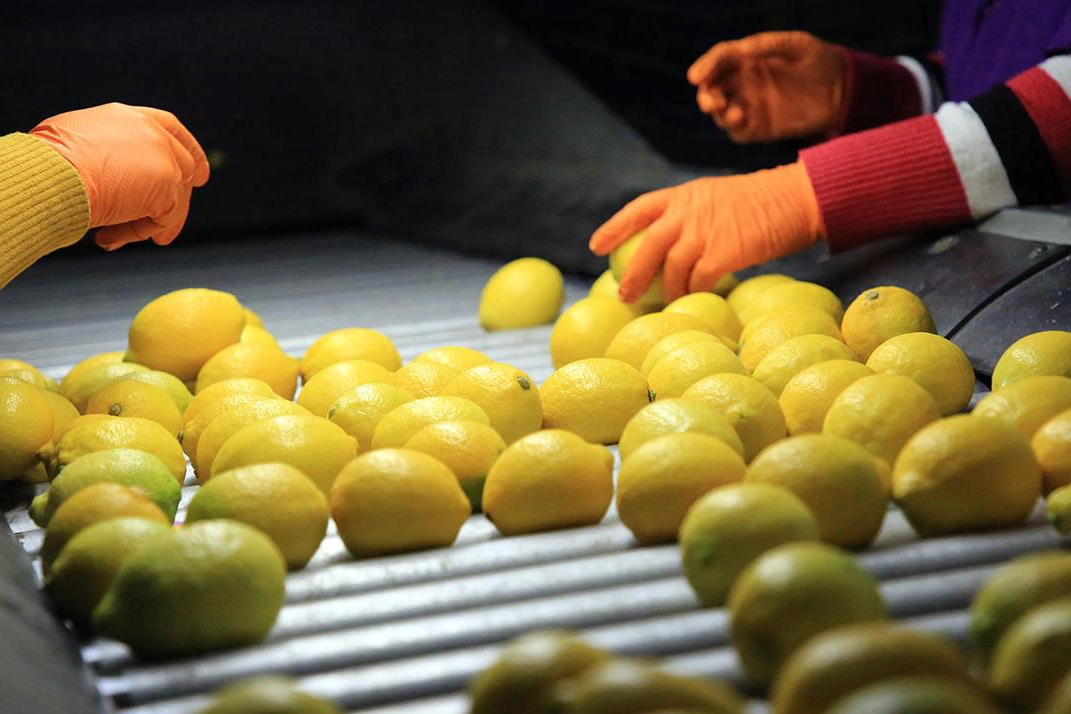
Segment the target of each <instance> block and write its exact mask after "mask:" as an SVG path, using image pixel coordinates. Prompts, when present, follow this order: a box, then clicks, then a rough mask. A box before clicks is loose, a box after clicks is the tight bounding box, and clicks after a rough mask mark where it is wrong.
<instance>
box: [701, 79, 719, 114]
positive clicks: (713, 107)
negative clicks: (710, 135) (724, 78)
mask: <svg viewBox="0 0 1071 714" xmlns="http://www.w3.org/2000/svg"><path fill="white" fill-rule="evenodd" d="M695 103H696V104H698V105H699V111H701V112H703V113H704V114H717V113H718V112H720V111H723V110H724V109H725V104H726V99H725V93H724V92H722V91H721V90H720V89H717V88H716V87H712V86H710V85H706V84H704V85H701V86H700V87H699V89H697V90H695Z"/></svg>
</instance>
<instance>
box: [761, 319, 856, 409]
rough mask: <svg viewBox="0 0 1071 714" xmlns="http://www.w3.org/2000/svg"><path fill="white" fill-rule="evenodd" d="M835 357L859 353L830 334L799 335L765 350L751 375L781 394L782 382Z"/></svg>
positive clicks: (846, 358) (786, 381) (854, 356)
mask: <svg viewBox="0 0 1071 714" xmlns="http://www.w3.org/2000/svg"><path fill="white" fill-rule="evenodd" d="M835 359H839V360H858V359H859V357H858V356H857V355H856V354H855V353H854V352H852V351H851V349H849V347H848V346H847V345H846V344H844V343H843V342H841V341H840V340H838V339H836V338H834V337H830V336H829V335H800V336H799V337H792V338H790V339H787V340H785V341H784V342H782V343H781V344H779V345H777V346H776V347H774V348H773V349H772V350H770V351H769V352H767V353H766V356H765V357H763V358H762V361H761V362H759V363H758V365H756V367H755V371H754V372H753V373H752V376H753V377H755V379H757V380H759V381H760V382H762V383H763V384H765V385H766V386H767V387H769V389H770V391H771V392H773V393H774V396H776V397H778V398H780V397H781V393H782V392H783V391H784V389H785V385H786V384H788V383H789V381H790V380H791V379H792V378H793V377H795V376H796V375H797V374H798V373H799V372H802V371H803V370H804V369H806V368H808V367H811V366H814V365H816V364H818V363H820V362H828V361H830V360H835Z"/></svg>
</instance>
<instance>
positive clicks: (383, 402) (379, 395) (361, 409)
mask: <svg viewBox="0 0 1071 714" xmlns="http://www.w3.org/2000/svg"><path fill="white" fill-rule="evenodd" d="M411 401H413V395H412V394H410V393H409V392H407V391H405V390H404V389H402V388H401V387H396V386H394V385H392V384H362V385H360V386H359V387H355V388H354V389H351V390H350V391H348V392H346V393H345V394H343V395H342V396H341V397H339V398H338V400H337V401H335V403H334V404H332V405H331V408H330V409H329V410H328V411H327V418H328V419H329V420H330V421H331V422H333V423H335V424H338V425H339V426H340V427H342V429H343V431H345V432H346V433H347V434H349V435H350V436H352V437H355V438H356V439H357V453H362V452H365V451H368V450H369V449H371V448H372V435H373V434H374V433H375V431H376V426H377V425H378V424H379V421H380V420H381V419H382V418H383V417H385V416H386V415H387V414H389V413H390V412H392V411H394V409H395V407H400V406H401V405H403V404H406V403H408V402H411ZM403 446H404V444H403Z"/></svg>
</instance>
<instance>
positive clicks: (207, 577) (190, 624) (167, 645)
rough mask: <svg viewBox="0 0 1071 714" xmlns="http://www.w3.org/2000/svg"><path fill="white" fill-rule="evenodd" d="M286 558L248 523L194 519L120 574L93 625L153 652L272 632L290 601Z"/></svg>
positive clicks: (226, 643) (201, 649)
mask: <svg viewBox="0 0 1071 714" xmlns="http://www.w3.org/2000/svg"><path fill="white" fill-rule="evenodd" d="M285 578H286V563H285V561H284V560H283V556H282V554H281V553H280V552H279V549H278V548H277V547H276V546H275V543H273V542H272V541H271V539H270V538H268V536H266V535H264V534H263V533H261V532H260V531H259V530H257V529H256V528H253V527H251V526H247V525H245V524H244V523H238V522H237V521H232V520H227V519H217V520H211V521H203V522H200V523H192V524H190V525H188V526H183V527H182V528H178V529H175V530H173V531H172V532H171V533H170V534H168V535H163V536H160V537H159V538H154V539H153V540H152V541H151V542H149V543H146V544H145V546H144V547H143V548H140V549H139V550H138V551H137V552H135V553H134V554H133V555H131V556H130V557H129V558H127V560H126V561H125V562H124V563H123V564H122V566H120V568H119V572H117V573H116V574H115V578H114V579H113V580H112V584H111V587H110V588H108V591H107V592H106V593H105V594H104V599H103V600H101V602H100V605H98V606H97V609H96V610H94V611H93V618H92V625H93V629H94V631H96V632H99V633H100V634H102V635H104V636H106V637H111V638H112V639H116V640H119V641H120V642H123V643H125V644H126V645H128V646H129V647H130V648H131V649H132V650H134V653H135V654H137V655H138V656H139V657H142V658H145V659H160V658H163V657H175V656H181V655H193V654H202V653H206V652H212V651H214V650H219V649H223V648H227V647H235V646H239V645H249V644H252V643H254V642H259V641H260V640H262V639H264V637H265V636H266V635H267V634H268V632H269V630H271V628H272V625H273V624H274V623H275V618H276V617H277V616H278V614H279V610H280V609H281V608H282V605H283V597H284V589H285V588H284V580H285Z"/></svg>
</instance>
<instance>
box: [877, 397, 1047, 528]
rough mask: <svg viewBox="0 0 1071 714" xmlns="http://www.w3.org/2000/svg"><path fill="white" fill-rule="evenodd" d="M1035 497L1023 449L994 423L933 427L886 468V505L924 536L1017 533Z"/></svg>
mask: <svg viewBox="0 0 1071 714" xmlns="http://www.w3.org/2000/svg"><path fill="white" fill-rule="evenodd" d="M1040 491H1041V468H1040V467H1039V466H1038V463H1037V461H1036V460H1035V459H1034V454H1033V452H1031V451H1030V444H1029V443H1028V442H1027V440H1026V439H1024V438H1023V436H1022V435H1021V434H1019V433H1018V432H1017V431H1016V430H1015V428H1014V427H1012V426H1011V425H1009V424H1008V423H1007V422H1004V421H1001V420H999V419H984V418H980V417H976V416H971V415H969V414H958V415H956V416H950V417H945V418H944V419H940V420H938V421H936V422H934V423H932V424H930V425H928V426H925V427H923V428H922V430H921V431H919V432H918V433H917V434H915V435H914V436H913V437H911V439H910V440H909V441H908V442H907V443H906V444H905V445H904V448H903V449H901V451H900V455H899V456H898V457H897V459H896V463H895V464H894V466H893V498H894V499H895V500H896V503H897V505H898V506H900V510H902V511H903V513H904V515H905V516H906V517H907V520H908V521H909V522H910V523H911V525H912V526H913V527H914V528H915V530H916V531H918V532H919V533H920V534H922V535H924V536H928V535H940V534H945V533H961V532H965V531H972V530H980V529H991V528H1004V527H1008V526H1014V525H1017V524H1019V523H1022V522H1023V521H1024V520H1026V518H1027V516H1029V515H1030V511H1031V510H1032V509H1033V507H1034V504H1035V503H1036V502H1037V499H1038V495H1039V494H1040Z"/></svg>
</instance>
